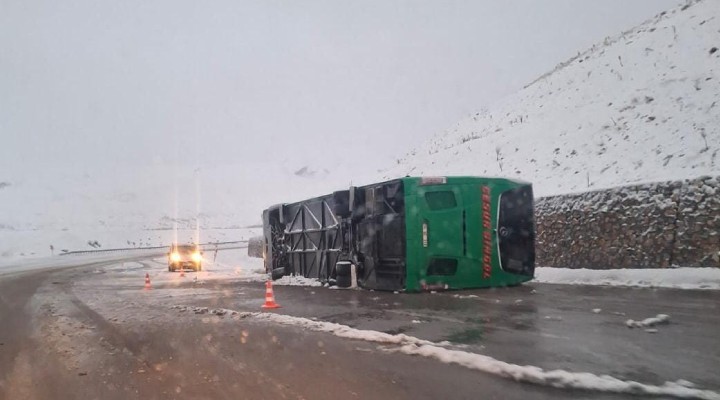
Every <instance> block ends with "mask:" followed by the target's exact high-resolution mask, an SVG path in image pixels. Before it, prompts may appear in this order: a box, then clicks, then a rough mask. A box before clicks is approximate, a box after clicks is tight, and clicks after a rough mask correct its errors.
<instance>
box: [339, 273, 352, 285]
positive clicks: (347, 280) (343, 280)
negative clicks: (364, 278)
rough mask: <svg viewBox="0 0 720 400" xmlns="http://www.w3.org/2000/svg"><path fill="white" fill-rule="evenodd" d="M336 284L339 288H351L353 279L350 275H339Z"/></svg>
mask: <svg viewBox="0 0 720 400" xmlns="http://www.w3.org/2000/svg"><path fill="white" fill-rule="evenodd" d="M335 283H336V285H337V286H338V287H341V288H349V287H350V285H352V278H351V277H350V275H349V274H348V275H338V276H337V279H336V280H335Z"/></svg>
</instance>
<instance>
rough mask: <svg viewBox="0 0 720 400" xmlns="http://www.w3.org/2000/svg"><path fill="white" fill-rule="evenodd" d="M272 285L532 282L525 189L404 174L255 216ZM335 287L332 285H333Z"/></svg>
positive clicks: (413, 286) (416, 287) (417, 287)
mask: <svg viewBox="0 0 720 400" xmlns="http://www.w3.org/2000/svg"><path fill="white" fill-rule="evenodd" d="M262 218H263V236H264V238H263V258H264V262H265V269H266V271H267V272H268V273H271V274H272V277H273V279H278V278H280V277H282V276H284V275H301V276H304V277H307V278H316V279H318V280H320V281H321V282H332V283H335V282H337V284H338V285H339V286H347V285H349V279H350V278H349V276H350V273H351V270H352V271H354V273H353V275H354V276H356V282H357V284H358V286H360V287H363V288H366V289H376V290H393V291H396V290H406V291H421V290H435V289H466V288H481V287H494V286H509V285H517V284H520V283H522V282H525V281H528V280H530V279H532V278H533V273H534V269H535V222H534V216H533V192H532V185H530V184H529V183H525V182H519V181H515V180H510V179H500V178H482V177H425V178H419V177H406V178H401V179H395V180H391V181H387V182H382V183H376V184H372V185H367V186H360V187H350V188H349V190H341V191H337V192H334V193H332V194H328V195H325V196H320V197H315V198H312V199H308V200H304V201H299V202H296V203H289V204H279V205H276V206H273V207H270V208H268V209H267V210H265V211H263V215H262ZM341 282H342V283H341Z"/></svg>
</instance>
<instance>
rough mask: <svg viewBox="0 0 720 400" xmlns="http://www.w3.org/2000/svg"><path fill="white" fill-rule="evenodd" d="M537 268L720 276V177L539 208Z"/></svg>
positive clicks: (567, 199)
mask: <svg viewBox="0 0 720 400" xmlns="http://www.w3.org/2000/svg"><path fill="white" fill-rule="evenodd" d="M535 213H536V218H537V233H538V236H537V265H538V266H542V267H563V268H593V269H609V268H667V267H671V266H679V267H716V268H720V177H702V178H698V179H692V180H684V181H671V182H661V183H650V184H642V185H634V186H627V187H621V188H614V189H607V190H601V191H595V192H587V193H581V194H572V195H563V196H554V197H546V198H540V199H537V200H536V204H535Z"/></svg>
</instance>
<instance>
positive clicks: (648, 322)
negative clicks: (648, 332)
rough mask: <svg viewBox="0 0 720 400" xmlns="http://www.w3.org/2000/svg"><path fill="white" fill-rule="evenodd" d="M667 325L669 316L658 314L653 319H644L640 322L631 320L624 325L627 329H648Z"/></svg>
mask: <svg viewBox="0 0 720 400" xmlns="http://www.w3.org/2000/svg"><path fill="white" fill-rule="evenodd" d="M668 323H670V316H669V315H667V314H658V315H657V316H655V317H651V318H645V319H644V320H642V321H635V320H633V319H629V320H627V321H625V325H627V327H628V328H650V327H652V326H655V325H660V324H668Z"/></svg>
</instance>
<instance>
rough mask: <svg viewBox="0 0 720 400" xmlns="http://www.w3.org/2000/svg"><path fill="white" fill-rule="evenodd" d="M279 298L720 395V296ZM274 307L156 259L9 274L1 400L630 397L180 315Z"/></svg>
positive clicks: (544, 361) (492, 352) (540, 291)
mask: <svg viewBox="0 0 720 400" xmlns="http://www.w3.org/2000/svg"><path fill="white" fill-rule="evenodd" d="M145 272H150V273H151V275H152V276H153V278H154V279H155V278H157V279H156V280H155V282H156V283H154V284H153V289H152V290H143V289H142V280H140V279H138V278H139V277H142V276H144V274H145ZM275 295H276V299H277V301H278V302H279V303H280V304H281V305H282V306H283V308H281V309H280V310H278V311H275V312H276V313H280V314H287V315H293V316H300V317H306V318H317V319H318V320H321V321H330V322H337V323H341V324H344V325H349V326H352V327H355V328H359V329H373V330H379V331H383V332H387V333H405V334H408V335H412V336H416V337H419V338H422V339H427V340H432V341H441V340H449V341H451V342H453V343H454V344H457V345H460V346H462V348H463V350H466V351H470V352H477V353H480V354H485V355H489V356H492V357H494V358H496V359H499V360H503V361H506V362H511V363H516V364H520V365H526V364H528V365H536V366H539V367H542V368H544V369H547V370H551V369H556V368H560V369H566V370H570V371H576V372H592V373H596V374H610V375H612V376H615V377H617V378H621V379H631V380H638V381H641V382H644V383H651V384H662V383H663V382H665V381H675V380H677V379H686V380H689V381H692V382H694V383H695V384H697V385H698V386H700V387H703V388H706V389H713V390H718V389H720V375H719V374H718V373H717V370H718V367H720V337H719V335H720V313H719V312H718V308H719V307H720V292H717V291H680V290H660V289H656V290H655V289H626V288H603V287H574V286H562V285H541V284H531V285H524V286H520V287H516V288H508V289H490V290H477V291H463V292H445V293H436V294H430V293H426V294H393V293H386V292H371V291H362V290H330V289H327V288H319V287H313V288H309V287H287V286H275ZM263 299H264V285H263V284H262V283H258V282H237V281H234V282H233V281H231V282H228V281H218V282H213V281H212V280H207V281H205V282H204V283H203V282H200V283H193V282H192V279H191V276H188V277H186V278H185V279H181V278H179V277H178V274H175V275H170V274H169V273H168V272H166V270H165V269H164V268H163V266H162V265H161V264H157V263H154V262H148V261H143V263H142V264H136V267H133V268H117V263H105V264H97V265H90V266H85V267H79V268H64V269H58V270H43V271H35V272H29V273H27V274H15V275H12V276H0V321H1V325H0V399H54V398H68V399H71V398H78V399H79V398H82V399H95V398H97V399H141V398H142V399H153V398H155V399H166V398H167V399H170V398H188V399H204V398H206V399H226V398H227V399H230V398H233V399H236V398H245V399H275V398H289V399H330V398H333V399H337V398H343V399H344V398H366V399H404V398H408V399H409V398H420V399H438V398H457V399H464V398H467V399H477V398H487V399H520V398H522V399H527V398H533V399H534V398H538V399H551V398H552V399H554V398H567V399H570V398H597V399H606V398H607V399H611V398H630V397H628V396H623V395H618V394H604V393H597V392H589V391H578V390H564V389H554V388H548V387H543V386H537V385H531V384H523V383H517V382H513V381H511V380H507V379H503V378H499V377H496V376H493V375H489V374H484V373H481V372H477V371H473V370H469V369H466V368H464V367H460V366H457V365H447V364H443V363H440V362H439V361H436V360H433V359H429V358H422V357H416V356H407V355H403V354H398V353H393V352H389V351H388V350H389V349H388V346H380V345H378V344H376V343H368V342H364V341H358V340H349V339H343V338H339V337H335V336H332V335H330V334H325V333H317V332H311V331H307V330H303V329H302V328H299V327H289V326H281V325H273V324H272V323H268V322H262V321H253V320H251V319H239V318H237V317H231V316H229V315H226V316H223V317H218V316H214V315H208V314H194V313H191V312H179V311H178V310H175V309H172V308H171V306H174V305H189V306H207V307H215V308H227V309H232V310H237V311H258V310H259V307H260V305H261V304H262V303H263ZM597 309H599V311H598V310H597ZM593 310H594V311H593ZM658 313H665V314H669V315H670V318H671V323H670V324H669V325H664V326H659V327H658V332H657V333H647V332H645V331H644V330H638V329H628V328H627V327H626V326H625V325H624V322H625V320H626V319H628V318H632V319H636V320H638V319H643V318H646V317H650V316H654V315H656V314H658ZM390 350H391V349H390Z"/></svg>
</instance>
